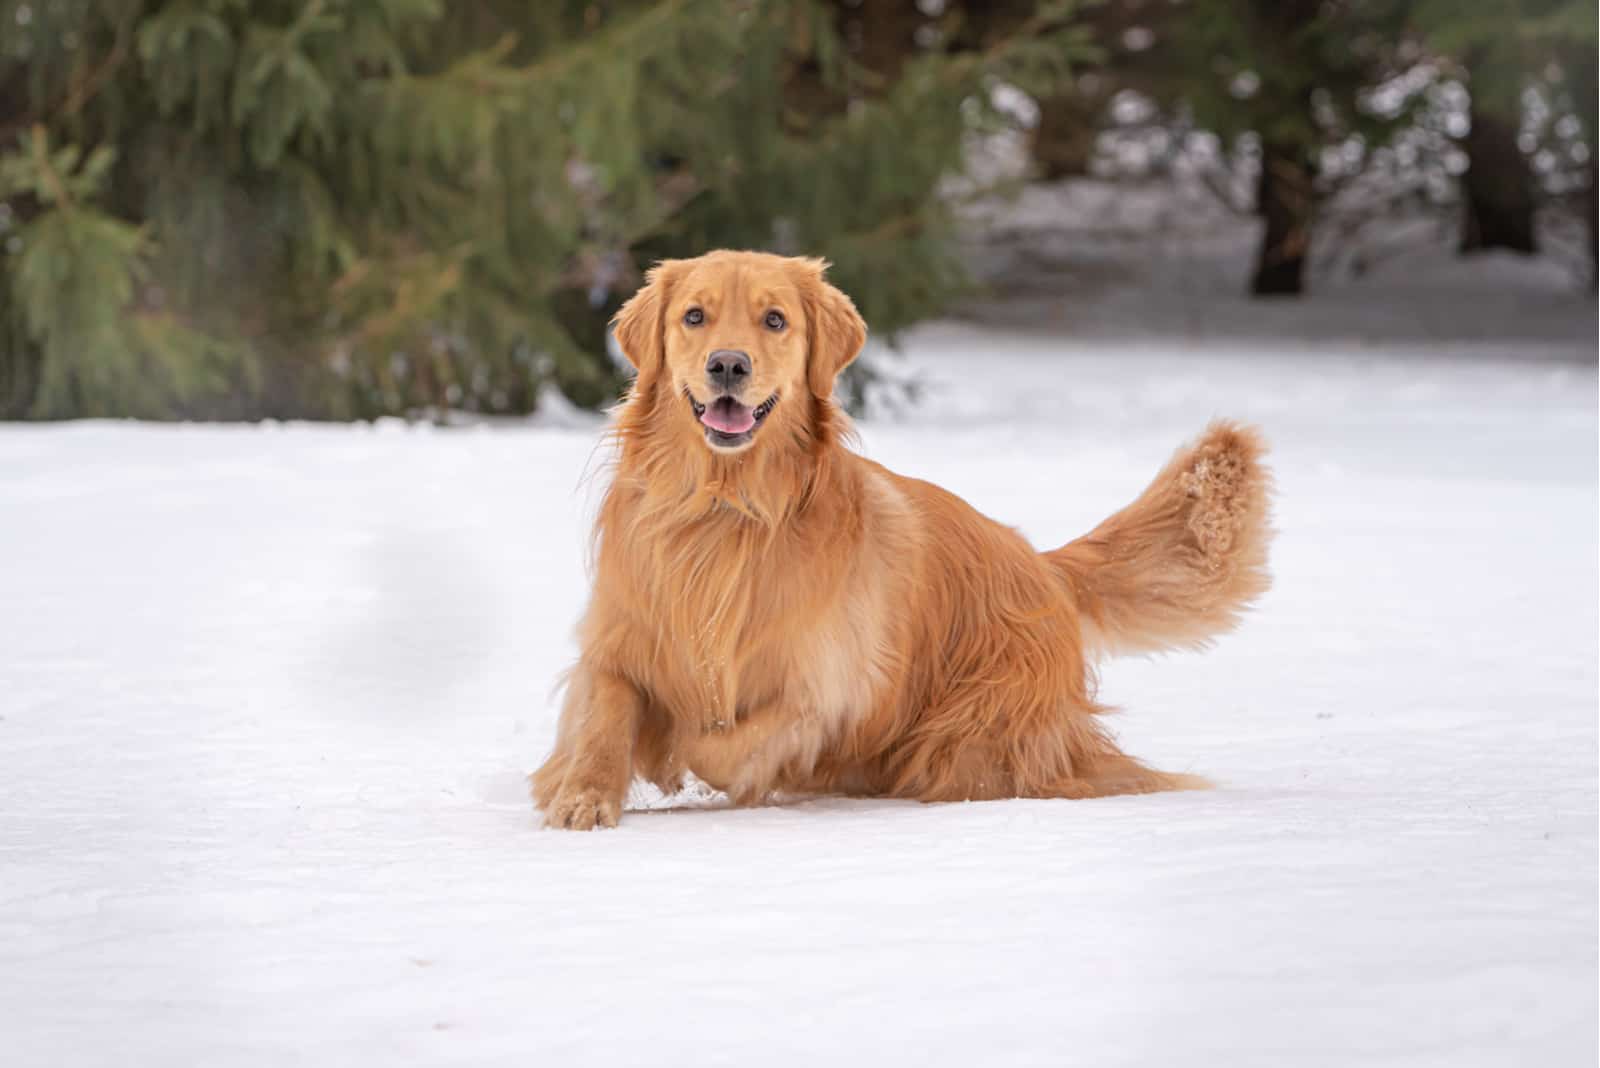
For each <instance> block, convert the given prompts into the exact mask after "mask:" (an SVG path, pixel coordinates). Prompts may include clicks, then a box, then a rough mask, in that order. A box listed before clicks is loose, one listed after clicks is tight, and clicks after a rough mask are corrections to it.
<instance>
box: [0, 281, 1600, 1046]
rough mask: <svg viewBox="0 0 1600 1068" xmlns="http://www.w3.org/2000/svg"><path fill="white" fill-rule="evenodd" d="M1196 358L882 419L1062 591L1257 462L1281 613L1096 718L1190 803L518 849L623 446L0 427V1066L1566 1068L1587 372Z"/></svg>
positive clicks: (980, 327) (913, 349)
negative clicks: (1087, 551)
mask: <svg viewBox="0 0 1600 1068" xmlns="http://www.w3.org/2000/svg"><path fill="white" fill-rule="evenodd" d="M1330 299H1334V300H1337V299H1338V298H1337V297H1333V298H1330ZM1579 304H1580V308H1579V311H1578V312H1577V313H1575V314H1578V315H1579V316H1580V317H1581V315H1582V314H1583V312H1582V306H1583V302H1579ZM1587 307H1588V308H1589V309H1591V311H1590V312H1589V313H1588V314H1591V315H1592V307H1593V305H1592V303H1588V304H1587ZM1308 314H1313V315H1315V314H1320V313H1318V312H1316V311H1315V310H1313V311H1312V312H1311V313H1308ZM1464 314H1471V313H1470V312H1465V313H1464ZM1331 318H1335V317H1330V320H1331ZM1396 318H1398V316H1396ZM1224 335H1225V330H1218V331H1208V332H1205V333H1204V334H1203V335H1202V336H1200V337H1199V338H1198V339H1194V338H1191V339H1190V340H1179V341H1173V340H1163V339H1161V338H1160V337H1158V336H1155V334H1154V333H1151V334H1150V335H1149V336H1130V337H1125V338H1123V339H1122V340H1121V341H1118V342H1115V343H1112V342H1107V341H1105V340H1103V339H1097V340H1083V339H1076V340H1075V339H1071V338H1070V337H1069V338H1068V339H1067V340H1063V339H1061V338H1060V337H1050V336H1047V334H1046V333H1044V332H1042V331H1041V330H1039V329H1037V328H1035V329H1031V330H1007V329H1002V328H1000V327H997V326H995V325H993V324H992V323H991V324H975V323H965V324H960V323H944V324H936V325H933V326H930V327H927V328H924V329H921V330H918V331H913V332H912V333H911V334H910V335H908V337H907V339H906V356H905V357H904V359H905V360H906V364H905V366H906V367H908V368H910V369H913V370H914V371H915V372H916V374H917V375H918V376H919V377H922V378H924V379H926V380H927V381H928V382H929V385H928V388H927V390H926V392H925V393H924V395H923V396H922V397H921V399H920V401H919V403H918V404H916V405H915V406H912V407H910V408H907V409H905V410H903V411H900V412H898V413H896V414H893V415H890V416H885V417H882V418H878V419H875V420H873V421H871V422H868V423H866V424H864V426H863V428H862V438H863V443H862V448H863V449H864V450H865V451H866V452H867V453H868V454H869V455H872V456H874V457H875V458H878V459H881V460H883V461H884V462H886V463H888V464H889V465H890V466H891V467H894V468H896V469H897V470H900V471H903V472H906V473H909V474H915V475H918V476H920V477H924V478H928V479H932V480H934V481H936V482H939V483H941V484H942V485H945V486H947V487H949V488H951V489H952V490H955V491H956V492H959V493H961V494H963V495H965V496H966V497H968V498H969V499H970V500H972V501H973V502H974V503H975V504H976V505H977V506H979V507H980V508H982V509H984V510H985V511H987V512H988V513H990V514H992V515H995V516H998V517H1002V518H1004V519H1005V520H1007V521H1009V522H1012V523H1015V524H1016V525H1018V526H1019V527H1020V528H1021V529H1022V530H1023V531H1024V532H1025V533H1026V534H1028V535H1029V536H1030V537H1031V538H1033V539H1034V540H1035V542H1036V543H1038V544H1055V543H1058V542H1060V541H1062V540H1064V539H1066V538H1068V537H1070V536H1072V535H1074V534H1076V533H1079V532H1081V531H1083V530H1085V529H1087V528H1088V527H1089V526H1090V525H1092V524H1093V523H1094V522H1095V521H1096V520H1098V519H1099V518H1101V517H1102V516H1103V515H1105V514H1106V513H1107V512H1108V511H1109V510H1111V509H1113V508H1115V507H1117V506H1118V505H1120V504H1121V503H1123V502H1125V501H1126V500H1128V499H1130V498H1131V497H1132V496H1133V495H1134V494H1135V493H1136V492H1137V491H1138V490H1139V489H1140V488H1141V487H1142V486H1143V484H1144V482H1145V481H1146V480H1147V479H1148V478H1149V477H1150V475H1151V474H1153V472H1154V471H1155V470H1156V468H1157V467H1158V465H1159V464H1160V463H1161V462H1162V460H1163V459H1164V458H1165V456H1166V455H1167V453H1168V452H1169V451H1170V450H1171V449H1172V448H1173V447H1175V446H1176V445H1177V444H1178V443H1179V441H1180V440H1182V439H1183V438H1185V437H1187V436H1189V435H1191V434H1193V433H1195V432H1196V431H1198V430H1199V429H1200V427H1201V426H1202V425H1203V424H1204V423H1205V421H1206V420H1207V419H1208V418H1209V417H1211V416H1212V415H1214V414H1229V415H1235V416H1239V417H1242V418H1246V419H1250V420H1253V421H1256V422H1258V423H1260V424H1261V425H1262V426H1263V427H1264V428H1265V430H1266V431H1267V433H1268V434H1269V436H1270V437H1271V439H1272V441H1273V442H1274V444H1275V452H1274V457H1273V462H1274V464H1275V468H1276V470H1277V472H1278V479H1279V488H1280V503H1279V508H1278V523H1279V526H1280V528H1281V535H1280V539H1279V541H1278V543H1277V547H1276V550H1275V568H1276V574H1277V586H1276V588H1275V590H1274V591H1273V592H1272V593H1271V594H1270V595H1269V596H1268V598H1267V599H1266V601H1265V602H1264V603H1263V604H1262V606H1261V608H1260V610H1259V611H1257V612H1256V613H1255V614H1254V615H1253V616H1252V617H1251V618H1250V619H1249V621H1248V622H1247V624H1246V625H1245V627H1244V628H1243V629H1242V630H1241V631H1240V632H1239V633H1237V634H1235V635H1232V636H1230V637H1228V638H1226V639H1224V640H1223V641H1222V642H1221V643H1220V644H1219V645H1218V646H1217V648H1216V649H1215V650H1213V651H1212V652H1210V653H1207V654H1204V655H1182V656H1173V657H1168V658H1164V659H1157V660H1131V661H1115V662H1112V663H1111V664H1109V665H1108V666H1107V668H1106V670H1105V673H1104V686H1103V695H1104V696H1105V698H1106V699H1107V700H1109V701H1111V702H1112V703H1114V704H1116V705H1118V706H1120V707H1122V708H1123V709H1125V711H1124V712H1123V713H1122V714H1120V715H1119V716H1118V717H1117V720H1116V723H1117V729H1118V730H1119V732H1120V734H1121V737H1122V739H1123V741H1124V743H1125V744H1126V745H1127V747H1128V748H1129V749H1130V750H1131V751H1132V752H1134V753H1135V754H1138V755H1139V756H1141V757H1144V758H1146V759H1148V760H1150V761H1151V762H1153V763H1155V764H1156V765H1158V766H1161V767H1165V768H1169V769H1174V770H1192V771H1197V772H1202V773H1204V774H1206V775H1208V776H1210V777H1213V778H1214V779H1216V780H1217V781H1218V782H1219V783H1220V784H1221V785H1220V787H1219V788H1218V789H1217V790H1215V791H1212V792H1208V793H1200V794H1173V795H1165V796H1155V797H1138V798H1113V799H1105V800H1098V801H1088V802H1065V801H1008V802H996V803H988V804H964V805H946V806H921V805H917V804H910V803H900V802H887V801H851V800H837V799H834V800H819V801H811V802H805V803H799V804H791V805H785V806H781V807H769V808H761V809H746V810H734V809H728V808H726V807H725V806H724V805H722V803H721V802H720V801H719V800H717V799H715V798H708V797H705V796H695V797H691V798H688V799H676V800H662V799H659V798H652V797H649V796H647V795H645V794H644V793H643V792H641V793H640V794H639V795H638V796H637V797H636V799H635V806H636V810H635V811H632V812H630V813H629V814H628V815H627V816H626V817H625V818H624V820H623V825H622V826H621V827H620V828H619V829H617V830H616V831H610V832H604V833H596V834H569V833H558V832H547V831H541V830H539V829H538V824H537V819H536V816H535V814H534V813H533V811H532V810H531V808H530V806H529V804H528V802H527V800H526V796H525V787H524V781H523V778H524V775H525V774H526V772H527V771H529V770H530V769H531V768H532V767H533V766H534V765H535V764H536V763H537V761H538V760H539V759H540V758H541V757H542V756H543V755H544V752H545V751H546V749H547V747H548V744H549V742H550V739H551V737H552V732H553V729H554V722H555V715H556V707H557V706H556V702H555V699H554V698H553V697H552V692H553V688H554V685H555V683H556V681H557V677H558V674H559V672H560V671H561V669H562V668H563V667H564V666H565V665H566V663H567V662H568V661H569V660H570V658H571V656H572V653H573V646H572V640H571V628H572V625H573V623H574V622H575V620H576V618H577V615H578V613H579V611H580V610H581V606H582V602H583V598H584V593H585V588H586V587H585V576H584V572H583V560H584V551H585V543H586V537H587V532H586V524H587V518H588V516H589V514H590V513H591V511H592V509H593V507H594V504H595V501H596V498H597V494H598V485H599V477H600V476H599V475H597V474H596V473H597V472H599V471H600V470H601V469H602V468H603V463H602V462H601V460H602V458H603V453H599V452H597V440H598V434H597V431H598V425H597V424H595V423H593V422H592V421H588V422H586V421H585V419H584V418H583V417H582V416H581V415H577V414H574V413H570V412H569V413H564V414H563V417H562V418H561V419H560V420H556V421H555V422H554V424H553V425H541V426H532V427H499V428H496V429H488V428H484V427H476V428H458V429H449V430H443V429H431V428H428V427H421V426H419V427H406V426H404V425H401V424H394V423H387V424H382V425H379V426H377V427H353V428H352V427H325V426H263V427H154V426H143V425H135V424H110V423H83V424H73V425H67V426H52V427H40V426H13V427H6V428H0V1021H3V1024H4V1031H5V1034H6V1045H7V1063H10V1064H17V1065H54V1064H63V1065H64V1064H71V1065H75V1066H93V1065H102V1064H105V1065H109V1064H123V1063H134V1064H176V1063H203V1064H219V1065H220V1064H226V1065H283V1064H299V1063H304V1064H345V1065H358V1064H375V1065H378V1064H394V1063H441V1064H445V1063H449V1064H471V1065H494V1064H510V1063H517V1064H574V1065H585V1064H626V1063H646V1062H648V1063H657V1064H679V1063H704V1064H708V1065H719V1064H729V1065H732V1064H750V1063H759V1064H778V1065H781V1064H815V1063H880V1062H887V1063H898V1062H901V1061H906V1060H910V1059H913V1058H915V1059H917V1060H918V1061H922V1062H926V1063H932V1064H953V1065H954V1064H961V1065H970V1064H998V1063H1005V1064H1050V1065H1058V1064H1071V1063H1080V1064H1091V1065H1099V1066H1114V1065H1134V1064H1151V1063H1173V1062H1179V1061H1181V1062H1182V1063H1190V1064H1213V1063H1227V1064H1230V1065H1241V1066H1249V1065H1263V1066H1267V1065H1272V1066H1277V1065H1284V1064H1294V1065H1330V1066H1332V1065H1347V1064H1352V1063H1363V1064H1396V1065H1399V1064H1405V1065H1424V1064H1437V1065H1451V1066H1461V1065H1479V1064H1482V1065H1504V1064H1541V1065H1567V1064H1572V1065H1579V1064H1593V1063H1595V1060H1596V1056H1597V1052H1600V1051H1597V1042H1596V1016H1595V1011H1596V1000H1597V997H1600V985H1597V940H1600V917H1597V878H1600V852H1597V848H1600V847H1597V778H1600V767H1597V719H1596V713H1597V687H1600V679H1597V663H1596V644H1597V638H1600V617H1597V604H1596V596H1595V594H1596V587H1597V582H1600V573H1597V559H1596V546H1597V544H1600V499H1597V465H1596V440H1597V413H1596V388H1597V382H1596V373H1595V363H1594V348H1593V346H1592V344H1590V339H1592V337H1593V333H1592V331H1591V332H1590V333H1588V334H1587V335H1582V334H1574V335H1571V336H1573V337H1577V338H1579V340H1577V341H1570V340H1569V341H1566V342H1564V343H1563V342H1561V341H1559V340H1553V339H1552V338H1551V337H1548V336H1543V337H1538V338H1534V339H1533V340H1531V341H1528V342H1526V343H1524V342H1521V341H1518V342H1509V341H1505V340H1503V339H1502V340H1500V341H1493V340H1479V341H1477V342H1474V343H1471V344H1465V343H1460V344H1458V343H1455V342H1441V341H1439V340H1437V339H1435V340H1433V341H1431V342H1429V343H1427V344H1423V343H1422V341H1419V340H1418V339H1417V338H1416V337H1415V336H1411V335H1402V336H1401V337H1399V338H1398V339H1395V338H1390V339H1389V340H1383V339H1381V338H1380V339H1378V340H1374V339H1373V338H1371V337H1361V338H1358V339H1357V340H1348V341H1345V342H1338V341H1335V340H1334V339H1332V338H1329V337H1324V338H1322V340H1320V341H1317V342H1315V343H1314V344H1309V345H1307V344H1300V345H1296V346H1293V347H1291V346H1289V345H1287V344H1280V343H1277V342H1273V341H1271V340H1264V339H1262V338H1255V339H1253V340H1247V341H1243V342H1241V341H1236V340H1225V338H1224ZM1574 357H1577V359H1576V360H1575V359H1574ZM586 472H587V477H586V474H585V473H586Z"/></svg>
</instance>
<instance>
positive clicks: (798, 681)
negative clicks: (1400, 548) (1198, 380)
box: [532, 251, 1271, 830]
mask: <svg viewBox="0 0 1600 1068" xmlns="http://www.w3.org/2000/svg"><path fill="white" fill-rule="evenodd" d="M825 267H826V264H825V263H823V262H822V261H819V260H813V259H794V258H786V257H780V256H774V255H768V254H764V253H755V252H731V251H721V252H713V253H711V254H709V255H706V256H701V257H699V258H698V259H692V260H669V261H666V262H664V263H661V264H659V265H657V266H656V267H655V268H654V269H653V270H652V271H651V272H650V273H649V276H648V278H647V279H646V284H645V286H644V288H643V289H641V290H640V291H639V292H638V293H637V294H636V295H635V296H634V297H633V298H632V299H630V300H629V301H628V302H627V304H625V305H624V306H623V308H622V309H621V311H619V312H618V314H617V317H616V321H615V330H616V338H617V342H618V344H619V345H620V347H621V349H622V351H623V352H624V353H625V354H626V355H627V357H628V359H629V360H630V361H631V362H632V363H633V364H634V365H635V367H637V369H638V376H637V378H636V380H635V382H634V385H633V388H632V390H631V391H630V393H629V395H628V397H627V399H626V401H625V402H624V403H623V404H622V405H621V407H620V408H619V409H618V412H617V416H616V421H615V425H614V428H613V431H612V433H613V435H614V437H615V442H616V446H617V453H618V455H617V462H616V470H615V474H614V478H613V480H612V483H611V485H610V487H609V489H608V491H607V494H606V496H605V500H604V502H603V504H602V506H601V509H600V513H599V518H598V521H597V525H596V532H595V536H596V567H595V581H594V593H593V597H592V599H591V601H590V603H589V607H588V611H587V613H586V614H585V616H584V619H583V622H582V624H581V627H580V630H579V637H580V644H581V648H582V653H581V655H580V657H579V659H578V663H577V665H576V666H575V667H574V668H573V670H572V673H571V676H570V678H569V679H568V684H567V694H566V700H565V705H564V707H563V709H562V713H561V720H560V725H559V728H558V731H557V738H556V743H555V749H554V751H553V752H552V753H551V754H550V756H549V758H548V759H547V760H546V761H545V763H544V765H543V766H542V767H541V768H540V769H539V770H538V771H536V772H535V773H534V774H533V776H532V782H533V797H534V801H535V803H536V804H537V805H538V807H539V808H540V809H542V810H543V812H544V819H545V823H546V824H547V825H549V826H552V827H562V828H570V829H573V830H586V829H589V828H593V827H610V826H614V825H615V824H616V823H617V821H618V819H619V818H620V816H621V813H622V806H623V801H624V798H625V796H626V794H627V791H628V787H629V784H630V783H631V782H632V781H633V780H634V779H635V778H636V777H637V778H643V779H646V780H648V781H650V782H653V783H655V784H657V785H658V786H659V787H660V788H661V789H663V790H666V791H669V792H670V791H672V790H674V789H676V788H678V787H679V786H680V784H681V782H682V779H683V776H684V773H685V772H692V773H693V774H694V775H696V776H697V777H699V778H700V779H701V780H703V781H705V782H706V783H709V784H710V785H712V786H714V787H716V788H718V789H721V790H725V791H726V792H727V793H728V794H729V795H730V796H731V797H732V798H733V799H734V800H735V801H736V802H738V803H750V802H757V801H760V800H761V799H763V798H765V797H768V796H769V795H773V794H789V795H797V794H819V793H845V794H852V795H866V796H888V797H904V798H917V799H919V800H922V801H958V800H979V799H989V798H1002V797H1073V798H1082V797H1100V796H1103V795H1107V794H1124V793H1143V792H1150V791H1156V790H1170V789H1183V788H1192V787H1197V786H1203V785H1205V783H1204V782H1203V780H1200V779H1197V778H1195V777H1193V776H1187V775H1174V774H1169V773H1165V772H1160V771H1156V770H1154V769H1152V768H1148V767H1146V766H1144V765H1143V764H1141V763H1139V762H1138V761H1137V760H1135V759H1133V758H1132V757H1130V756H1127V755H1126V754H1124V753H1123V752H1122V751H1121V750H1120V749H1118V747H1117V745H1116V743H1115V742H1114V741H1113V739H1112V738H1111V736H1110V735H1109V734H1108V733H1107V731H1106V729H1105V727H1104V726H1103V725H1102V723H1101V718H1100V713H1101V712H1102V711H1104V709H1103V707H1102V706H1101V705H1099V704H1098V703H1096V700H1095V672H1094V660H1095V658H1096V657H1098V656H1100V655H1102V654H1106V653H1113V652H1149V651H1154V650H1159V649H1165V648H1170V647H1173V646H1199V645H1203V644H1204V643H1205V642H1206V641H1207V640H1208V639H1209V638H1211V637H1212V636H1213V635H1216V634H1218V633H1220V632H1222V631H1225V630H1228V629H1229V628H1230V627H1232V626H1233V625H1234V623H1235V622H1236V620H1237V619H1238V616H1239V613H1240V611H1241V610H1242V609H1243V608H1245V607H1246V606H1247V605H1249V603H1250V602H1251V601H1252V600H1253V599H1254V598H1256V597H1257V596H1258V595H1259V594H1261V593H1262V592H1263V591H1264V590H1265V589H1266V588H1267V585H1268V581H1269V580H1268V575H1267V571H1266V558H1267V543H1268V541H1269V540H1270V537H1271V531H1270V528H1269V524H1268V516H1267V512H1268V503H1269V495H1270V477H1269V475H1268V473H1267V471H1266V469H1265V468H1264V466H1263V464H1262V462H1261V456H1262V452H1263V446H1262V442H1261V439H1260V438H1259V437H1258V436H1257V435H1256V434H1255V433H1254V432H1253V431H1251V430H1249V429H1246V428H1244V427H1240V426H1236V425H1232V424H1228V423H1217V424H1214V425H1212V426H1211V427H1210V428H1209V429H1208V430H1207V431H1206V432H1205V434H1204V435H1203V436H1202V437H1201V438H1200V439H1199V440H1198V441H1197V442H1196V443H1194V444H1192V445H1190V446H1188V447H1186V448H1184V449H1181V450H1180V451H1179V452H1178V453H1177V455H1176V456H1174V457H1173V459H1172V461H1171V462H1170V463H1169V464H1168V465H1167V466H1166V468H1165V469H1163V470H1162V471H1161V473H1160V474H1159V475H1157V476H1156V479H1155V481H1154V482H1153V483H1151V485H1150V486H1149V488H1147V489H1146V490H1145V491H1144V493H1143V494H1142V495H1141V496H1140V497H1139V498H1138V499H1137V500H1136V501H1134V502H1133V503H1132V504H1131V505H1129V506H1128V507H1127V508H1124V509H1123V510H1122V511H1120V512H1118V513H1117V514H1116V515H1114V516H1112V517H1111V518H1110V519H1108V520H1106V521H1105V522H1104V523H1102V524H1100V526H1099V527H1098V528H1096V529H1095V530H1094V531H1093V532H1092V533H1090V534H1089V535H1087V536H1086V537H1083V538H1079V539H1078V540H1076V541H1073V542H1069V543H1068V544H1067V545H1065V546H1063V547H1062V548H1059V549H1052V550H1050V551H1047V552H1037V551H1035V550H1034V549H1033V548H1032V547H1031V546H1030V545H1029V544H1028V543H1027V542H1026V541H1025V540H1024V539H1023V538H1022V537H1021V535H1019V534H1018V533H1017V532H1016V531H1014V530H1012V529H1010V528H1009V527H1004V526H1001V525H1000V524H999V523H996V522H994V521H993V520H990V519H988V518H986V517H984V516H982V515H979V514H978V513H977V512H976V511H975V510H973V509H972V508H971V507H970V506H969V505H967V504H966V503H965V502H964V501H962V500H961V499H960V498H958V497H955V496H953V495H952V494H950V493H947V492H945V491H944V490H942V489H940V488H939V487H937V486H933V485H930V484H928V483H926V482H920V481H918V480H916V479H913V478H905V477H903V476H901V475H896V474H894V473H892V472H890V471H887V470H885V469H884V468H882V467H880V466H879V465H878V464H875V463H873V462H872V461H870V460H867V459H864V458H862V457H861V456H858V455H856V454H855V453H853V452H851V451H850V450H849V449H848V448H847V447H846V446H845V442H844V439H845V438H846V437H847V436H848V433H849V424H848V422H847V420H846V419H845V417H844V415H843V414H842V413H841V412H840V411H839V409H838V408H837V407H836V406H835V403H834V401H833V399H832V393H833V384H834V378H835V376H837V375H838V374H839V372H840V371H841V370H843V369H844V367H845V366H846V365H847V364H849V363H850V361H851V360H853V359H854V358H855V356H856V354H857V352H859V351H860V349H861V346H862V343H863V342H864V341H865V340H866V327H865V324H864V323H863V322H862V320H861V316H860V315H858V314H857V312H856V309H855V306H854V305H853V304H852V303H851V302H850V299H849V298H848V297H846V296H845V295H844V294H843V293H841V292H840V291H839V290H837V289H835V288H834V287H833V286H832V285H830V284H829V283H828V282H827V281H825V280H824V276H823V272H824V269H825Z"/></svg>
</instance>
